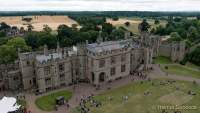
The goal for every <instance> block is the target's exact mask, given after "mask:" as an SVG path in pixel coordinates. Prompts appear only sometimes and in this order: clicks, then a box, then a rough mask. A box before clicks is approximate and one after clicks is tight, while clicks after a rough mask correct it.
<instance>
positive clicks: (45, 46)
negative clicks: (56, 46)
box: [44, 44, 48, 56]
mask: <svg viewBox="0 0 200 113" xmlns="http://www.w3.org/2000/svg"><path fill="white" fill-rule="evenodd" d="M44 55H45V56H47V55H48V47H47V45H46V44H45V45H44Z"/></svg>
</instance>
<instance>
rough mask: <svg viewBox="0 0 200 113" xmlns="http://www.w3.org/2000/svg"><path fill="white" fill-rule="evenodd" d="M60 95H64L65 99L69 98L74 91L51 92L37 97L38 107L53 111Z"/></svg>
mask: <svg viewBox="0 0 200 113" xmlns="http://www.w3.org/2000/svg"><path fill="white" fill-rule="evenodd" d="M59 96H64V97H65V100H69V99H70V98H71V97H72V93H71V92H69V91H59V92H56V93H51V94H49V95H46V96H42V97H39V98H38V99H36V101H35V104H36V105H37V107H38V108H40V109H41V110H44V111H52V110H54V108H55V105H56V101H55V99H56V98H57V97H59Z"/></svg>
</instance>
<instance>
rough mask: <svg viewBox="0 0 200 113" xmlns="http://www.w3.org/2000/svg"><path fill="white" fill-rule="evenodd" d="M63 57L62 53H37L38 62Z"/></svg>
mask: <svg viewBox="0 0 200 113" xmlns="http://www.w3.org/2000/svg"><path fill="white" fill-rule="evenodd" d="M61 58H62V53H51V54H48V55H36V60H37V61H38V62H41V63H42V62H47V61H48V60H51V59H61Z"/></svg>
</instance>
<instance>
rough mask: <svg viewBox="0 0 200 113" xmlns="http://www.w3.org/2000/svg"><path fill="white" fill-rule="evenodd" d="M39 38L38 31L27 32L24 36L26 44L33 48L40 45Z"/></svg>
mask: <svg viewBox="0 0 200 113" xmlns="http://www.w3.org/2000/svg"><path fill="white" fill-rule="evenodd" d="M39 38H40V37H39V33H37V32H29V33H27V34H26V35H25V37H24V39H25V41H26V43H27V45H29V46H31V47H32V49H33V50H35V49H37V48H38V47H39V46H40V44H39Z"/></svg>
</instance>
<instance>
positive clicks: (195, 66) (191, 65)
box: [186, 62, 200, 70]
mask: <svg viewBox="0 0 200 113" xmlns="http://www.w3.org/2000/svg"><path fill="white" fill-rule="evenodd" d="M186 66H188V67H190V68H194V69H198V70H200V66H197V65H195V64H192V63H190V62H187V63H186Z"/></svg>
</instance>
